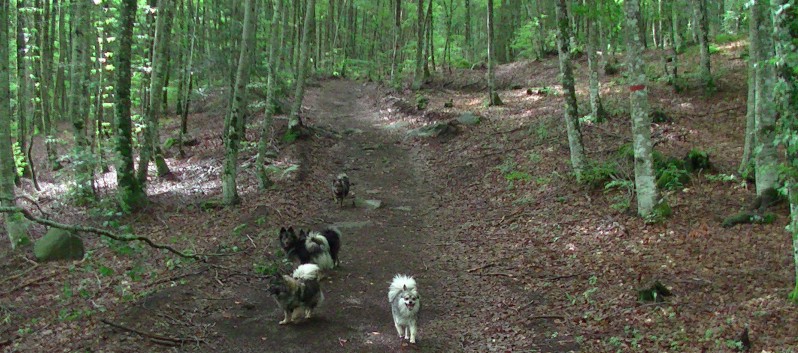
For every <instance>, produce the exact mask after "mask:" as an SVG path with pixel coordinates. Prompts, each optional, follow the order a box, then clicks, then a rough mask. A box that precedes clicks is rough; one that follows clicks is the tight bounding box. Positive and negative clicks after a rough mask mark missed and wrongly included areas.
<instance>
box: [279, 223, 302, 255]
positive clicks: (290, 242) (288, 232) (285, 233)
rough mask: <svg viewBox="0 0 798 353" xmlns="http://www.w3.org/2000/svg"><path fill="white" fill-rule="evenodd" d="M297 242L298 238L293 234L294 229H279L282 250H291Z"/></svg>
mask: <svg viewBox="0 0 798 353" xmlns="http://www.w3.org/2000/svg"><path fill="white" fill-rule="evenodd" d="M298 242H299V238H298V237H297V236H296V233H294V227H288V229H285V227H283V228H280V246H281V247H282V248H283V250H288V249H291V248H293V247H294V246H295V245H296V244H297V243H298Z"/></svg>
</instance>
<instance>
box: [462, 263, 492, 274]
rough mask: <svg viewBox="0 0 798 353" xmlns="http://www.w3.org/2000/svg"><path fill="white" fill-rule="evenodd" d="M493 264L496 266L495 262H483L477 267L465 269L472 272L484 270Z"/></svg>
mask: <svg viewBox="0 0 798 353" xmlns="http://www.w3.org/2000/svg"><path fill="white" fill-rule="evenodd" d="M493 266H496V264H485V265H482V266H479V267H474V268H471V269H468V270H466V272H468V273H471V272H474V271H479V270H484V269H486V268H488V267H493Z"/></svg>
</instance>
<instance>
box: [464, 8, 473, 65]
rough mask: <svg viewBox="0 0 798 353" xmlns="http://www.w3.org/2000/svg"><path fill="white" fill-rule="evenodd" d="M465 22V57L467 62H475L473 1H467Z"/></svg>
mask: <svg viewBox="0 0 798 353" xmlns="http://www.w3.org/2000/svg"><path fill="white" fill-rule="evenodd" d="M463 21H464V22H465V26H464V27H465V33H464V35H465V38H464V39H463V40H464V41H465V43H464V44H463V45H464V51H465V53H464V56H465V58H466V60H468V61H471V60H473V54H472V50H473V49H472V39H471V0H465V19H464V20H463Z"/></svg>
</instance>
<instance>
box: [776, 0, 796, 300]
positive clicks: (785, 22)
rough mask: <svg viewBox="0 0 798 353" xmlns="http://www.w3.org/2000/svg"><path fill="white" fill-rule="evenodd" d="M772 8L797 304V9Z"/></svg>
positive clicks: (788, 0)
mask: <svg viewBox="0 0 798 353" xmlns="http://www.w3.org/2000/svg"><path fill="white" fill-rule="evenodd" d="M771 3H772V10H773V21H774V23H773V27H774V31H773V34H774V35H773V39H774V41H775V48H776V57H778V58H780V59H781V60H779V61H777V63H776V72H777V75H778V79H779V84H778V85H776V90H775V92H774V95H775V101H776V105H777V108H776V111H777V114H778V116H779V119H780V120H781V122H782V125H783V127H784V129H782V130H781V131H782V133H783V134H784V136H782V137H783V138H782V139H781V140H782V141H786V149H785V152H786V154H787V163H786V166H787V168H789V169H791V170H790V172H788V173H786V175H788V179H787V188H788V190H789V200H790V216H791V218H790V226H789V230H790V232H791V233H792V244H793V248H792V255H793V266H794V270H795V282H794V287H793V290H792V292H790V294H789V298H790V300H792V301H793V302H795V303H798V180H796V175H798V174H796V168H798V145H796V144H795V143H794V141H795V134H796V133H797V132H798V58H796V57H795V50H796V48H795V38H798V27H796V23H798V9H796V5H798V3H796V1H795V0H772V1H771Z"/></svg>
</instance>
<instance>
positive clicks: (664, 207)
mask: <svg viewBox="0 0 798 353" xmlns="http://www.w3.org/2000/svg"><path fill="white" fill-rule="evenodd" d="M671 215H673V210H672V209H671V206H670V205H669V204H668V201H667V200H665V199H662V200H660V201H659V203H657V204H656V205H655V206H654V209H653V210H651V213H649V214H648V215H646V217H645V222H646V223H649V224H653V223H662V222H664V221H665V220H666V219H668V217H670V216H671Z"/></svg>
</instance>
